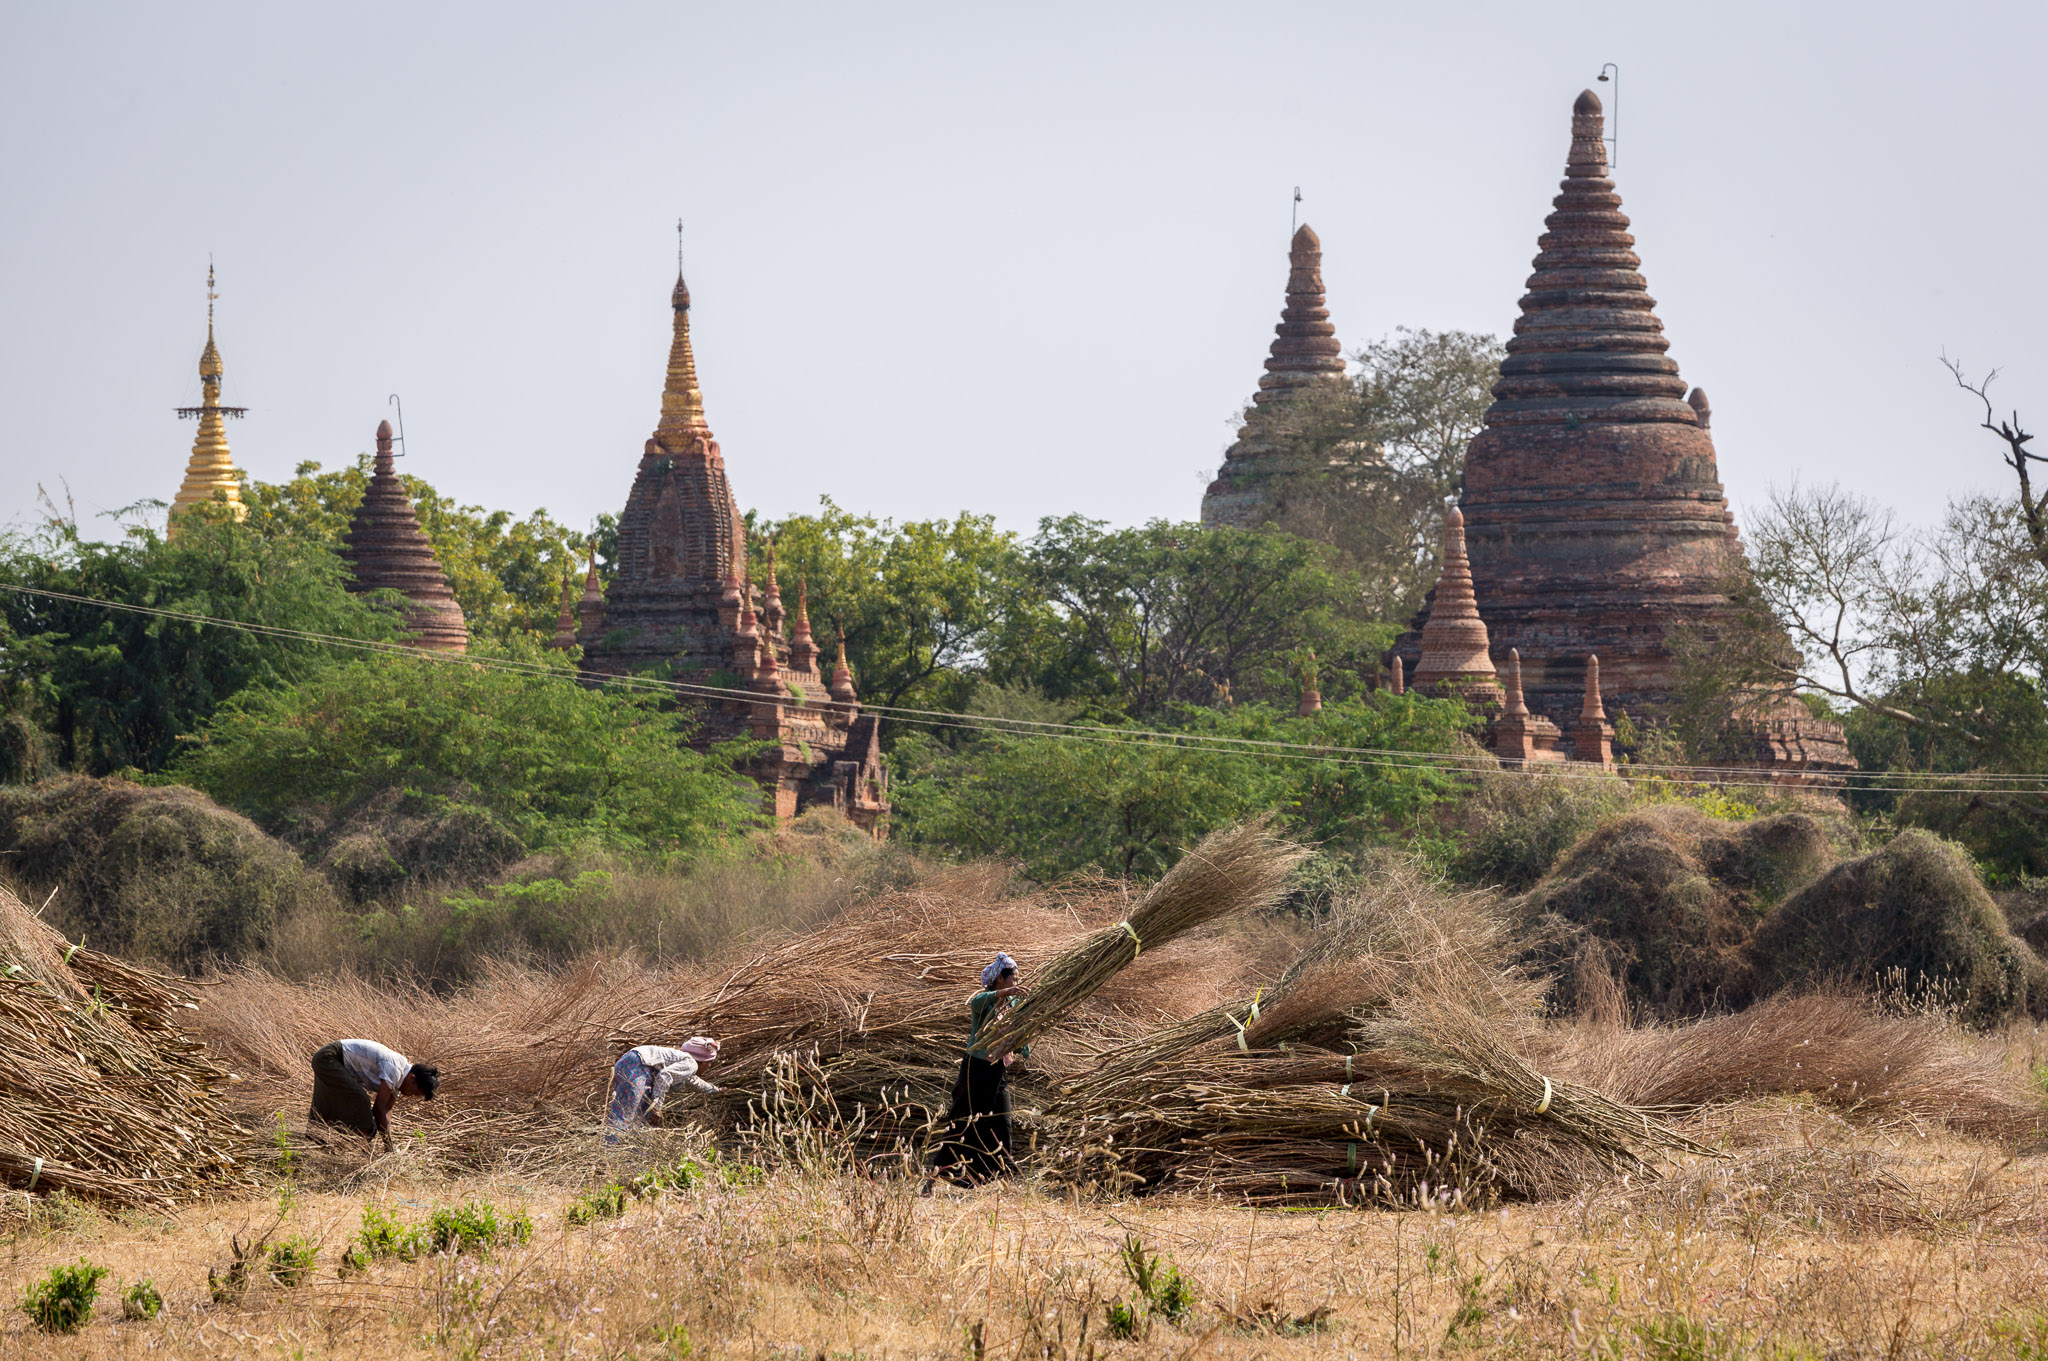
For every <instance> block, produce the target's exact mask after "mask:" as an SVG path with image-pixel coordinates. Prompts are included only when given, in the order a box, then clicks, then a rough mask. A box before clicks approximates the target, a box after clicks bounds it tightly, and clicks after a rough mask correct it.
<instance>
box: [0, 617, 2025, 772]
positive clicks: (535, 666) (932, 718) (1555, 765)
mask: <svg viewBox="0 0 2048 1361" xmlns="http://www.w3.org/2000/svg"><path fill="white" fill-rule="evenodd" d="M0 590H5V591H10V592H13V593H14V594H17V595H24V596H39V597H42V598H45V599H49V600H60V601H64V602H66V603H69V604H75V605H87V606H92V607H96V608H100V609H106V610H114V611H119V612H125V613H130V614H139V615H146V616H151V617H154V618H160V619H169V620H175V621H178V622H180V623H188V624H197V625H202V626H211V627H215V628H225V629H232V630H236V631H239V632H243V633H248V634H252V635H255V636H259V637H266V638H275V639H280V640H287V641H294V642H306V643H317V644H321V645H323V646H329V647H339V648H345V649H350V650H354V651H357V652H363V653H369V654H374V655H383V656H403V657H412V658H415V659H418V660H423V661H435V662H444V663H458V664H462V665H467V666H473V667H478V668H481V669H486V670H492V671H498V672H503V673H509V674H518V675H527V676H544V677H557V678H563V679H583V680H600V681H602V682H603V683H604V684H606V685H612V686H617V687H619V688H622V689H629V690H643V691H655V692H659V693H664V694H669V695H673V696H677V697H680V698H689V699H708V700H722V701H727V702H740V703H753V704H780V703H782V702H783V701H782V700H781V699H780V698H769V697H766V696H763V695H761V694H759V693H758V692H755V691H752V690H748V689H744V688H742V687H738V686H719V685H710V684H706V683H703V682H699V681H681V680H674V679H668V678H663V677H657V676H612V675H605V674H603V673H597V672H588V671H578V672H574V673H571V672H568V671H565V670H564V669H563V668H561V667H556V666H550V665H547V664H545V663H540V662H525V661H520V660H519V659H517V658H512V657H473V656H469V655H466V654H455V653H449V652H444V651H441V650H439V649H435V648H427V647H420V646H417V645H414V644H408V643H397V642H390V641H387V640H383V639H375V638H350V637H347V636H345V635H341V634H331V633H320V632H316V631H314V630H311V629H299V628H291V627H287V626H285V625H281V624H264V623H259V622H253V621H248V620H240V619H224V618H221V617H219V616H215V615H204V614H197V613H194V612H192V611H188V610H172V609H165V608H163V607H161V606H155V605H137V604H132V603H129V602H126V601H116V600H105V599H101V598H98V597H95V596H86V595H78V594H75V593H71V592H66V591H54V590H50V589H48V588H47V587H39V586H26V585H22V584H20V583H16V582H5V581H0ZM862 707H863V708H864V709H867V710H868V711H870V712H872V713H876V714H880V715H884V716H887V717H889V718H891V719H892V720H893V721H896V722H901V723H906V724H910V725H912V726H917V727H927V728H953V729H967V730H970V731H978V732H990V733H1008V734H1010V735H1013V736H1023V737H1036V738H1044V739H1050V740H1063V741H1085V742H1093V743H1097V744H1104V745H1115V746H1147V747H1172V748H1178V749H1182V750H1207V751H1210V752H1213V753H1216V754H1219V755H1236V756H1258V757H1263V758H1266V759H1280V760H1294V761H1310V762H1315V763H1318V764H1338V765H1350V766H1364V767H1377V768H1382V769H1397V770H1428V769H1437V770H1444V771H1449V772H1454V773H1460V772H1479V771H1485V770H1491V769H1497V768H1498V762H1497V761H1496V760H1495V759H1494V758H1493V757H1491V756H1488V755H1486V754H1485V753H1482V752H1469V753H1461V752H1419V751H1406V750H1403V749H1401V748H1398V747H1347V746H1335V745H1319V744H1316V743H1308V742H1283V741H1279V740H1276V739H1268V738H1250V737H1232V736H1229V735H1226V734H1220V733H1190V732H1176V731H1172V730H1164V729H1149V728H1108V727H1100V726H1094V725H1090V724H1081V723H1058V722H1051V721H1047V720H1040V719H1018V718H1003V717H998V716H995V715H985V714H961V713H956V712H951V711H948V710H941V709H917V708H911V707H908V706H902V705H879V704H863V705H862ZM1574 767H1576V769H1574ZM1520 769H1521V770H1523V771H1524V772H1526V773H1529V774H1532V775H1540V776H1542V777H1543V778H1546V779H1602V778H1612V777H1613V776H1614V775H1620V776H1622V777H1623V778H1627V779H1634V780H1638V781H1640V780H1643V779H1660V778H1665V779H1676V780H1685V779H1690V780H1692V781H1696V782H1700V783H1713V784H1716V785H1721V786H1724V787H1728V788H1744V789H1782V788H1784V787H1785V782H1784V780H1783V778H1782V776H1781V775H1779V774H1777V773H1775V772H1772V771H1770V770H1768V769H1764V768H1758V767H1741V766H1699V765H1659V764H1639V763H1633V762H1632V763H1630V764H1629V765H1627V766H1624V767H1622V768H1620V769H1619V770H1616V771H1611V772H1610V771H1608V770H1605V769H1602V768H1598V767H1595V766H1593V765H1591V764H1590V763H1585V762H1576V761H1554V762H1532V763H1528V764H1525V765H1523V766H1522V767H1520ZM1828 776H1829V778H1831V779H1841V780H1843V781H1844V782H1845V785H1846V784H1847V782H1848V781H1861V780H1875V779H1879V778H1886V777H1889V778H1891V779H1896V780H1915V781H1926V783H1913V784H1866V783H1856V784H1854V785H1853V789H1854V790H1855V791H1857V792H1863V793H1893V794H1926V793H1949V794H1968V795H1971V796H1982V795H1990V794H2035V793H2048V773H2024V774H2014V773H1995V774H1994V773H1990V772H1965V773H1953V774H1951V773H1940V772H1928V773H1927V774H1926V775H1924V776H1923V775H1919V774H1912V773H1908V772H1900V771H1872V772H1868V773H1867V774H1866V773H1863V772H1856V771H1842V772H1829V773H1828ZM1965 780H1968V781H1973V782H1974V783H1971V784H1968V785H1965V784H1963V783H1962V782H1963V781H1965Z"/></svg>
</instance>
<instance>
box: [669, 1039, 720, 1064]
mask: <svg viewBox="0 0 2048 1361" xmlns="http://www.w3.org/2000/svg"><path fill="white" fill-rule="evenodd" d="M676 1047H677V1048H679V1049H681V1050H682V1051H683V1052H684V1053H685V1054H688V1055H689V1056H690V1057H691V1058H693V1059H695V1060H697V1062H699V1063H716V1062H717V1061H718V1041H717V1040H714V1039H712V1038H711V1037H710V1036H709V1035H692V1036H690V1038H689V1039H687V1040H684V1041H683V1042H682V1043H681V1044H680V1045H678V1046H676Z"/></svg>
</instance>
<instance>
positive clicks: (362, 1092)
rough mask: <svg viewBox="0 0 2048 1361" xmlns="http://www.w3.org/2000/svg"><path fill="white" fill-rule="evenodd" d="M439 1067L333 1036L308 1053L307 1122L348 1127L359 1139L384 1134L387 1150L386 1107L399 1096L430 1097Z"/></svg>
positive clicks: (388, 1109) (388, 1118)
mask: <svg viewBox="0 0 2048 1361" xmlns="http://www.w3.org/2000/svg"><path fill="white" fill-rule="evenodd" d="M440 1086H441V1070H440V1069H438V1068H436V1067H433V1066H432V1065H431V1064H425V1063H414V1062H413V1061H412V1060H411V1059H408V1058H407V1057H406V1056H405V1055H403V1054H401V1053H399V1052H398V1051H397V1050H396V1049H393V1048H391V1046H389V1045H384V1044H379V1043H377V1042H376V1041H375V1040H336V1041H334V1042H333V1043H332V1044H327V1045H322V1046H321V1047H320V1049H319V1050H318V1051H316V1052H315V1053H314V1055H313V1108H312V1109H311V1110H310V1111H308V1112H306V1119H307V1122H308V1123H309V1124H311V1123H315V1122H318V1123H323V1124H329V1125H340V1126H342V1127H343V1128H345V1129H352V1130H354V1131H355V1132H356V1133H358V1134H360V1135H362V1136H363V1137H364V1138H365V1139H374V1138H376V1137H377V1136H379V1135H382V1136H383V1137H384V1151H385V1152H386V1153H389V1152H390V1151H391V1107H392V1104H393V1103H394V1102H396V1101H397V1100H398V1098H399V1097H400V1096H417V1097H419V1098H421V1099H422V1100H425V1101H432V1100H433V1099H434V1093H435V1092H436V1091H438V1090H439V1089H440Z"/></svg>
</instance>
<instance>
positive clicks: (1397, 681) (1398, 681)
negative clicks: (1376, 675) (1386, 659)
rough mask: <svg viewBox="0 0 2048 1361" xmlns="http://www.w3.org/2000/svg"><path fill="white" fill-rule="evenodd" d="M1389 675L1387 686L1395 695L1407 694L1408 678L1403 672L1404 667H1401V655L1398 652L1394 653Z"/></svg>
mask: <svg viewBox="0 0 2048 1361" xmlns="http://www.w3.org/2000/svg"><path fill="white" fill-rule="evenodd" d="M1390 675H1391V680H1390V683H1389V684H1388V686H1387V688H1388V689H1390V690H1392V691H1393V692H1394V693H1395V694H1397V695H1405V694H1407V693H1408V679H1407V676H1406V674H1405V668H1403V667H1402V665H1401V657H1400V654H1398V653H1396V654H1395V656H1394V665H1393V669H1392V671H1391V673H1390Z"/></svg>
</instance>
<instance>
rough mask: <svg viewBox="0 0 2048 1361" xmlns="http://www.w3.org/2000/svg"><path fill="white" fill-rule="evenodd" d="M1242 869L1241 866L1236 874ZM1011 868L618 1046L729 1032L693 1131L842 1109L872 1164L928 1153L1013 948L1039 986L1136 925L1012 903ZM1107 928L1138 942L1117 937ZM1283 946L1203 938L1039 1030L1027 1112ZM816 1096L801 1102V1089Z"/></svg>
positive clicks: (1023, 1069)
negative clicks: (995, 977) (974, 999)
mask: <svg viewBox="0 0 2048 1361" xmlns="http://www.w3.org/2000/svg"><path fill="white" fill-rule="evenodd" d="M1235 859H1236V858H1235V857H1233V863H1235ZM1008 877H1009V876H1008V873H1007V871H1003V870H1001V869H1000V868H999V867H990V866H971V867H968V868H966V869H963V870H958V871H953V872H951V873H949V874H947V875H942V876H938V877H936V878H934V879H931V880H927V881H926V882H924V883H922V884H920V885H918V886H916V887H914V888H911V889H907V890H903V891H900V892H896V893H892V894H888V895H885V896H882V897H880V898H877V899H875V900H873V901H871V902H868V903H866V904H863V905H862V906H860V907H857V908H855V909H852V910H851V911H849V912H847V913H845V914H843V915H842V916H841V917H840V918H839V919H838V920H837V921H835V922H833V923H831V924H829V925H827V926H825V927H823V928H821V929H819V930H817V931H814V932H810V933H808V934H806V935H803V936H798V937H794V938H792V939H790V940H787V941H785V942H783V943H782V944H780V945H778V946H776V947H775V948H773V949H770V950H766V951H762V952H760V953H758V954H757V955H755V956H754V957H752V958H750V959H748V960H745V961H743V962H742V963H740V964H738V965H737V966H735V967H732V968H730V969H729V970H727V971H725V973H724V975H723V977H722V979H721V981H720V982H719V983H718V984H717V986H715V987H712V988H708V989H706V990H704V991H702V992H700V993H699V994H698V995H696V996H693V997H691V998H690V999H689V1000H687V1001H683V1002H678V1003H672V1004H668V1005H663V1006H657V1007H654V1008H651V1009H649V1010H647V1011H645V1012H644V1013H642V1014H640V1015H637V1016H635V1017H634V1018H633V1019H632V1020H631V1021H630V1023H628V1024H627V1025H626V1026H624V1027H621V1028H620V1029H619V1030H618V1031H616V1032H615V1034H614V1036H613V1042H614V1044H615V1045H616V1046H617V1047H619V1048H623V1047H625V1046H627V1045H630V1044H638V1043H644V1042H647V1041H649V1040H663V1039H670V1040H672V1039H678V1038H681V1037H683V1036H687V1035H691V1034H704V1035H715V1036H717V1037H718V1039H719V1042H720V1046H721V1052H720V1056H719V1062H718V1065H717V1067H716V1069H715V1070H712V1072H711V1073H710V1076H712V1077H713V1078H714V1079H715V1080H716V1081H717V1082H718V1083H719V1084H720V1086H721V1087H723V1088H724V1089H725V1090H724V1091H723V1092H722V1093H721V1094H720V1095H719V1096H716V1097H710V1098H691V1103H690V1115H691V1118H692V1119H701V1120H705V1121H707V1122H708V1123H711V1124H712V1125H714V1126H717V1127H722V1128H724V1129H726V1130H737V1129H741V1128H748V1127H751V1128H757V1129H758V1128H763V1127H765V1126H767V1125H769V1124H776V1123H778V1122H779V1123H780V1124H787V1123H789V1122H790V1121H791V1120H792V1119H794V1117H791V1116H789V1115H788V1114H787V1113H788V1112H790V1111H797V1110H802V1111H812V1112H818V1111H823V1110H825V1109H827V1108H829V1109H830V1110H831V1111H832V1112H833V1116H832V1118H833V1120H834V1122H835V1127H837V1128H843V1129H845V1130H848V1131H855V1132H857V1133H856V1134H853V1135H849V1136H848V1137H849V1138H851V1139H853V1140H854V1142H857V1143H859V1144H860V1145H861V1151H862V1152H863V1153H864V1154H865V1155H869V1156H872V1155H878V1154H882V1153H887V1152H891V1151H894V1150H897V1149H899V1148H901V1147H903V1146H906V1145H907V1146H911V1147H915V1146H916V1145H918V1144H920V1143H922V1142H923V1141H925V1140H926V1139H928V1138H929V1137H930V1136H931V1134H932V1133H933V1132H934V1130H935V1127H936V1123H937V1121H938V1120H939V1119H940V1118H941V1117H942V1116H943V1115H944V1112H945V1109H946V1106H947V1104H948V1099H949V1097H950V1095H951V1090H952V1085H953V1080H954V1077H955V1075H956V1073H957V1071H958V1068H959V1063H960V1055H961V1051H962V1049H963V1048H964V1043H965V1040H966V1038H967V1029H968V1014H967V999H968V998H969V997H970V996H971V995H972V994H973V993H974V992H975V991H976V990H977V989H978V988H979V986H980V982H979V974H980V971H981V969H982V967H983V966H984V965H985V964H987V963H988V961H989V960H990V959H991V958H992V957H993V956H994V954H995V952H996V951H997V950H1004V951H1007V952H1008V953H1010V954H1011V955H1013V956H1014V957H1015V958H1016V959H1017V960H1018V961H1019V963H1020V965H1021V967H1022V968H1023V970H1024V973H1025V977H1026V979H1027V980H1035V979H1036V977H1037V970H1038V966H1039V963H1040V961H1042V960H1044V959H1046V958H1047V956H1049V955H1053V956H1057V955H1059V954H1060V953H1062V951H1063V947H1064V950H1065V951H1066V952H1067V953H1071V951H1072V942H1074V941H1075V940H1076V938H1077V937H1078V938H1081V939H1084V940H1085V939H1087V938H1089V933H1090V929H1091V928H1098V926H1099V924H1101V923H1104V922H1114V921H1116V920H1118V919H1120V918H1122V917H1123V916H1124V914H1125V912H1126V910H1127V908H1128V902H1127V900H1126V896H1125V893H1124V891H1123V889H1122V886H1121V885H1115V884H1085V883H1084V884H1078V885H1071V884H1070V885H1065V886H1061V887H1059V888H1057V889H1054V890H1048V891H1045V892H1041V893H1039V894H1035V895H1033V896H1030V897H1025V898H1017V897H1005V896H1003V890H1004V889H1005V887H1006V882H1005V881H1006V880H1007V879H1008ZM1104 930H1107V931H1109V932H1113V933H1114V934H1116V935H1117V936H1118V937H1119V938H1120V939H1127V938H1126V937H1124V933H1123V932H1122V930H1121V929H1120V928H1118V927H1114V926H1108V927H1101V928H1100V929H1096V930H1094V932H1093V934H1094V935H1096V936H1100V935H1101V934H1102V933H1103V931H1104ZM1264 935H1265V936H1266V937H1267V939H1262V940H1241V939H1223V938H1218V937H1214V936H1204V937H1200V938H1193V939H1182V940H1181V941H1179V942H1178V943H1177V944H1176V945H1174V947H1173V948H1171V949H1164V950H1160V951H1158V952H1156V953H1155V952H1151V951H1148V952H1147V953H1146V955H1145V957H1144V958H1143V960H1142V961H1141V962H1140V963H1139V964H1138V965H1137V966H1136V967H1133V968H1130V969H1128V970H1125V971H1124V972H1123V975H1122V976H1121V977H1118V978H1117V979H1116V980H1115V981H1114V983H1113V984H1112V985H1110V986H1108V987H1104V988H1102V989H1101V990H1100V991H1099V992H1098V993H1096V995H1095V996H1093V997H1092V998H1091V999H1089V1000H1088V1001H1087V1002H1086V1004H1085V1005H1082V1006H1079V1007H1077V1008H1070V1009H1069V1010H1068V1012H1067V1014H1066V1020H1065V1023H1064V1024H1062V1025H1061V1026H1060V1027H1059V1028H1058V1029H1057V1030H1056V1031H1053V1032H1050V1033H1044V1032H1041V1034H1040V1038H1039V1041H1038V1043H1036V1044H1034V1046H1033V1049H1032V1055H1031V1058H1030V1059H1029V1060H1028V1061H1027V1062H1025V1063H1022V1064H1020V1065H1018V1066H1017V1067H1016V1068H1014V1069H1012V1071H1011V1079H1010V1080H1011V1088H1012V1094H1013V1100H1014V1101H1015V1102H1016V1103H1017V1104H1018V1105H1019V1106H1020V1107H1024V1108H1035V1107H1038V1106H1042V1105H1043V1104H1044V1103H1045V1102H1046V1101H1047V1100H1048V1099H1049V1098H1050V1096H1051V1094H1052V1090H1053V1086H1054V1084H1056V1083H1058V1082H1060V1081H1062V1080H1064V1079H1066V1078H1068V1077H1070V1076H1072V1075H1073V1074H1074V1073H1075V1072H1076V1071H1078V1070H1080V1069H1081V1068H1082V1067H1083V1066H1085V1065H1086V1064H1088V1063H1089V1062H1090V1061H1091V1060H1092V1059H1094V1058H1096V1057H1098V1056H1099V1055H1100V1054H1102V1053H1104V1052H1107V1051H1111V1050H1113V1049H1114V1048H1115V1047H1116V1046H1118V1045H1121V1044H1125V1043H1128V1042H1130V1041H1132V1040H1134V1039H1136V1038H1137V1037H1139V1036H1141V1035H1142V1034H1144V1033H1145V1031H1146V1030H1147V1029H1148V1028H1149V1027H1151V1026H1155V1025H1157V1024H1158V1023H1159V1022H1160V1021H1161V1020H1164V1021H1166V1022H1167V1023H1168V1024H1169V1025H1171V1024H1172V1023H1174V1022H1175V1021H1177V1020H1178V1018H1179V1017H1180V1016H1183V1015H1185V1014H1186V1012H1187V1011H1188V1010H1190V1009H1193V1008H1195V1007H1199V1006H1201V1005H1203V1004H1204V1003H1207V1002H1209V1001H1211V1000H1213V999H1214V997H1215V996H1216V995H1217V994H1218V993H1219V992H1222V993H1223V994H1224V995H1236V994H1238V993H1239V992H1241V991H1243V992H1248V991H1249V990H1250V988H1251V987H1252V986H1253V985H1254V984H1255V983H1256V982H1257V981H1258V979H1259V978H1260V977H1261V976H1262V974H1263V976H1265V977H1270V976H1271V974H1270V972H1266V970H1267V967H1268V964H1269V962H1271V964H1272V967H1273V968H1274V969H1277V967H1278V963H1277V961H1274V960H1273V951H1274V949H1275V948H1278V949H1282V950H1285V949H1287V948H1288V947H1289V945H1290V943H1291V942H1290V941H1289V939H1288V933H1286V932H1284V931H1268V932H1265V933H1264ZM800 1089H801V1090H800Z"/></svg>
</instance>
